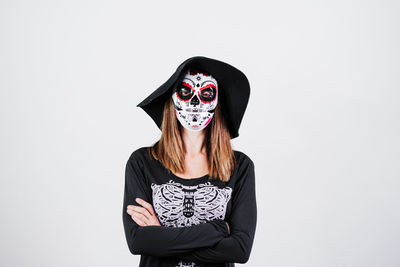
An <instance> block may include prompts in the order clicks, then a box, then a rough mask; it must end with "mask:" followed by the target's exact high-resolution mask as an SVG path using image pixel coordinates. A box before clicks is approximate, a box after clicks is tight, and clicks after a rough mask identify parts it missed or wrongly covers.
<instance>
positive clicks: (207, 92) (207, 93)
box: [202, 91, 213, 97]
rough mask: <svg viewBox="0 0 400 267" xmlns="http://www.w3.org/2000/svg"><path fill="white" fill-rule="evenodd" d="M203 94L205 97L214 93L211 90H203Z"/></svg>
mask: <svg viewBox="0 0 400 267" xmlns="http://www.w3.org/2000/svg"><path fill="white" fill-rule="evenodd" d="M202 95H203V96H204V97H212V95H213V94H212V93H211V92H209V91H206V92H203V93H202Z"/></svg>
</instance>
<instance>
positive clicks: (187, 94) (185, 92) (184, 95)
mask: <svg viewBox="0 0 400 267" xmlns="http://www.w3.org/2000/svg"><path fill="white" fill-rule="evenodd" d="M177 92H178V95H179V97H180V98H181V99H183V100H188V99H190V98H191V97H192V95H193V91H192V89H191V88H189V87H187V86H181V87H180V88H179V90H178V91H177Z"/></svg>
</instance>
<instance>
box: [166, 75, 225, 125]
mask: <svg viewBox="0 0 400 267" xmlns="http://www.w3.org/2000/svg"><path fill="white" fill-rule="evenodd" d="M217 88H218V84H217V81H216V80H215V79H214V78H213V77H212V76H211V75H207V74H204V73H201V72H197V71H190V70H189V71H188V72H187V73H186V75H185V76H184V77H183V79H182V81H181V82H180V83H179V84H178V86H177V87H176V88H175V89H174V91H173V94H172V100H173V102H174V106H175V114H176V116H177V118H178V120H179V122H180V123H181V124H182V126H184V127H185V128H186V129H188V130H191V131H201V130H203V129H204V128H205V127H206V126H207V125H208V124H209V123H210V121H211V119H212V118H213V116H214V110H215V107H216V105H217V103H218V90H217Z"/></svg>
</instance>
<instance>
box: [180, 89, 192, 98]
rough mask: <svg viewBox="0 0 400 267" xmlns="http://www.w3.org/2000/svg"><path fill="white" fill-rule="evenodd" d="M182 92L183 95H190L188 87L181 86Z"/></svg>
mask: <svg viewBox="0 0 400 267" xmlns="http://www.w3.org/2000/svg"><path fill="white" fill-rule="evenodd" d="M181 94H182V95H183V96H188V95H190V91H189V90H188V89H186V88H181Z"/></svg>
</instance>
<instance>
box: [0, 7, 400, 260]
mask: <svg viewBox="0 0 400 267" xmlns="http://www.w3.org/2000/svg"><path fill="white" fill-rule="evenodd" d="M399 11H400V5H399V3H398V2H397V1H378V0H375V1H330V2H323V1H302V2H300V1H269V2H267V1H258V2H252V1H232V0H231V1H207V0H206V1H196V2H195V1H159V2H155V1H115V0H114V1H93V0H92V1H76V0H75V1H22V0H19V1H1V2H0V34H1V35H0V94H1V95H0V125H1V126H0V127H1V128H0V129H1V131H0V160H1V165H0V179H1V184H0V207H1V227H0V251H1V257H0V266H18V267H20V266H41V267H42V266H137V265H138V261H139V256H133V255H131V254H130V252H129V250H128V247H127V244H126V241H125V236H124V232H123V225H122V197H123V196H122V194H123V184H124V167H125V163H126V160H127V159H128V157H129V155H130V153H131V152H132V151H133V150H134V149H136V148H138V147H140V146H144V145H150V144H152V143H153V142H155V141H156V140H157V138H159V136H160V132H159V130H158V128H157V127H156V125H155V124H154V122H153V121H152V120H151V119H150V117H148V116H147V114H146V113H145V112H144V111H143V110H141V109H139V108H137V107H136V104H138V103H139V102H140V101H141V100H143V99H144V98H145V97H146V96H147V95H148V94H150V93H151V92H152V91H154V90H155V89H156V88H157V87H158V86H159V85H161V84H162V83H163V82H164V81H165V80H166V79H167V78H168V77H169V76H170V75H171V74H172V73H173V72H174V71H175V69H176V67H177V66H178V65H179V64H180V63H181V62H182V61H183V60H185V59H186V58H189V57H191V56H195V55H203V56H207V57H212V58H216V59H219V60H222V61H225V62H227V63H230V64H232V65H234V66H236V67H237V68H239V69H241V70H242V71H243V72H244V73H245V74H246V75H247V77H248V78H249V80H250V83H251V97H250V101H249V106H248V109H247V111H246V114H245V117H244V119H243V123H242V127H241V129H240V136H239V137H238V138H237V139H234V140H233V141H232V143H233V146H234V148H235V149H238V150H241V151H244V152H245V153H247V154H248V155H249V156H250V157H251V158H252V159H253V160H254V162H255V165H256V177H257V181H256V183H257V201H258V224H257V231H256V237H255V242H254V246H253V250H252V254H251V258H250V260H249V261H248V263H246V264H245V266H254V267H258V266H272V267H293V266H296V267H321V266H323V267H381V266H385V267H395V266H400V256H399V254H398V250H399V247H400V231H399V224H400V214H399V210H400V198H399V193H400V192H399V191H400V190H399V189H400V181H399V178H400V167H399V158H400V141H399V136H400V125H399V122H400V120H399V115H400V107H399V100H400V93H399V89H400V88H399V87H400V86H399V82H400V81H399V77H400V65H399V62H400V52H399V47H400V34H399V33H400V29H399V28H400V27H399V26H400V19H399V16H398V14H399ZM238 266H241V265H239V264H238Z"/></svg>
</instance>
